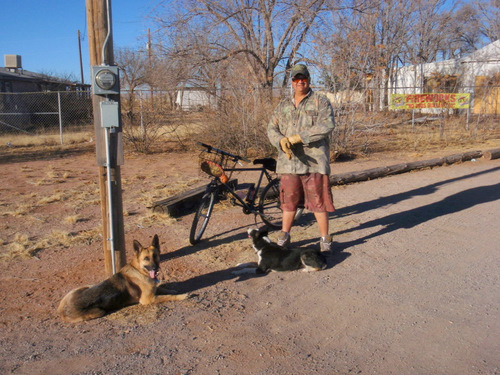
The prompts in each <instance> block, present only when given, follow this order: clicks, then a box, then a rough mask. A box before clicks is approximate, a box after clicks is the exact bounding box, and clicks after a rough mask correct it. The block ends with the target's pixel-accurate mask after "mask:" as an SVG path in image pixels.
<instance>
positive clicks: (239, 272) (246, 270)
mask: <svg viewBox="0 0 500 375" xmlns="http://www.w3.org/2000/svg"><path fill="white" fill-rule="evenodd" d="M255 273H257V268H255V267H252V268H242V269H239V270H235V271H232V272H231V274H233V275H236V276H239V275H248V274H255Z"/></svg>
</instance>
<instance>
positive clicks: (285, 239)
mask: <svg viewBox="0 0 500 375" xmlns="http://www.w3.org/2000/svg"><path fill="white" fill-rule="evenodd" d="M276 243H277V244H278V245H279V246H282V247H288V245H290V233H287V232H281V234H280V235H279V237H278V241H277V242H276Z"/></svg>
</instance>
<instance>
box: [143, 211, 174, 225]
mask: <svg viewBox="0 0 500 375" xmlns="http://www.w3.org/2000/svg"><path fill="white" fill-rule="evenodd" d="M176 222H177V220H176V219H174V218H173V217H171V216H170V215H168V214H161V213H157V212H148V213H147V214H146V215H144V216H141V217H139V218H138V219H137V220H136V224H137V225H138V226H139V227H141V228H150V227H152V226H154V225H158V223H162V225H172V224H175V223H176Z"/></svg>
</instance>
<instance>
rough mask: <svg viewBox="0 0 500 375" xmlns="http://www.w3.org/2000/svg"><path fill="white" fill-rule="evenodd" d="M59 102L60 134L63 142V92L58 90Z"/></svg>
mask: <svg viewBox="0 0 500 375" xmlns="http://www.w3.org/2000/svg"><path fill="white" fill-rule="evenodd" d="M57 104H58V107H59V111H58V112H59V135H60V137H61V144H63V127H62V110H61V92H60V91H58V92H57Z"/></svg>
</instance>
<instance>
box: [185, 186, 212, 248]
mask: <svg viewBox="0 0 500 375" xmlns="http://www.w3.org/2000/svg"><path fill="white" fill-rule="evenodd" d="M215 194H216V192H215V191H209V192H207V193H205V194H204V195H203V197H202V198H201V202H200V206H199V207H198V209H197V210H196V213H195V214H194V218H193V224H191V232H190V233H189V242H190V243H191V245H196V244H197V243H198V242H200V240H201V236H203V232H205V229H206V228H207V225H208V220H210V216H211V215H212V209H213V207H214V204H215Z"/></svg>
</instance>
